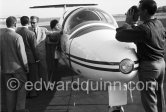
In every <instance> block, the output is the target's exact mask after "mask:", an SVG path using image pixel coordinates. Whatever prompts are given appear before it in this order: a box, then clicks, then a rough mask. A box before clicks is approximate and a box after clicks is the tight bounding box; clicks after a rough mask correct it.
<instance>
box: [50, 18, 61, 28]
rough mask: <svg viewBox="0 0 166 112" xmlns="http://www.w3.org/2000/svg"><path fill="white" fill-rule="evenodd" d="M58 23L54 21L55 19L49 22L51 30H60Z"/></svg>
mask: <svg viewBox="0 0 166 112" xmlns="http://www.w3.org/2000/svg"><path fill="white" fill-rule="evenodd" d="M58 23H59V22H58V20H56V19H54V20H51V22H50V28H51V29H52V30H60V28H59V24H58Z"/></svg>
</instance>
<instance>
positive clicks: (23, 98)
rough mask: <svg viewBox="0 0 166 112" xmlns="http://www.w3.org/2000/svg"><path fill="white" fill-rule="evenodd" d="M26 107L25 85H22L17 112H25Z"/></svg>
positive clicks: (18, 94) (18, 96)
mask: <svg viewBox="0 0 166 112" xmlns="http://www.w3.org/2000/svg"><path fill="white" fill-rule="evenodd" d="M25 105H26V90H25V84H24V83H21V85H20V88H19V90H18V91H17V110H24V109H25Z"/></svg>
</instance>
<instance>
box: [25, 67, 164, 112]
mask: <svg viewBox="0 0 166 112" xmlns="http://www.w3.org/2000/svg"><path fill="white" fill-rule="evenodd" d="M57 73H58V74H60V75H61V76H62V80H63V81H71V75H72V72H71V71H70V70H69V69H68V68H66V67H65V66H61V67H59V70H58V72H57ZM133 80H134V81H137V77H135V78H134V79H133ZM164 88H165V91H166V80H165V84H164ZM133 99H134V102H132V101H131V98H130V97H129V92H128V98H127V100H128V104H127V105H125V106H124V110H125V112H144V110H143V107H142V105H141V101H140V94H139V91H137V90H135V91H133ZM27 108H29V110H30V112H108V92H107V91H90V92H89V94H87V92H86V91H83V90H80V91H72V90H71V88H69V89H68V90H67V91H42V92H40V95H39V96H38V97H36V98H34V99H28V100H27ZM67 110H68V111H67Z"/></svg>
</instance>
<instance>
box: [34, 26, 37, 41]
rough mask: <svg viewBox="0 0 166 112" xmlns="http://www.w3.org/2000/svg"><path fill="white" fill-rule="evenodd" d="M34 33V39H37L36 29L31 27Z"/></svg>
mask: <svg viewBox="0 0 166 112" xmlns="http://www.w3.org/2000/svg"><path fill="white" fill-rule="evenodd" d="M33 31H34V33H35V36H36V39H37V33H36V29H35V28H34V29H33Z"/></svg>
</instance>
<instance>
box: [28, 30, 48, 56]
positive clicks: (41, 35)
mask: <svg viewBox="0 0 166 112" xmlns="http://www.w3.org/2000/svg"><path fill="white" fill-rule="evenodd" d="M29 29H30V30H31V31H33V29H32V27H30V28H29ZM47 32H48V31H47V29H46V28H44V27H37V31H36V36H37V37H36V38H37V50H38V53H39V55H40V56H41V55H45V54H46V48H45V40H46V34H47ZM40 56H39V57H40Z"/></svg>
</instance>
